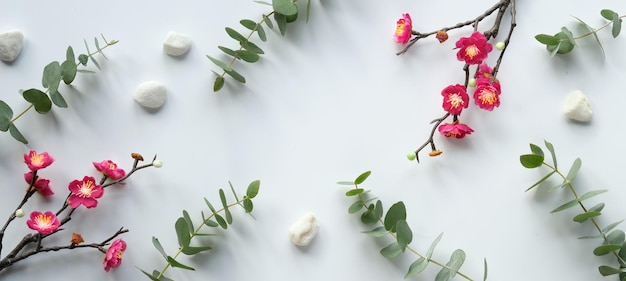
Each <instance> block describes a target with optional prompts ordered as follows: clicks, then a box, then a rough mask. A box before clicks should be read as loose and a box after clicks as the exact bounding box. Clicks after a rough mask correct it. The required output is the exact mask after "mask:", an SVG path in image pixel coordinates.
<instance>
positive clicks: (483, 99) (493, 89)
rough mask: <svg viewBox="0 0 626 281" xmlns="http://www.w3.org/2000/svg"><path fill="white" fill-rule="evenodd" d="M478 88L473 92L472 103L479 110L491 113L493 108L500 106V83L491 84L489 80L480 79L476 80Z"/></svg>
mask: <svg viewBox="0 0 626 281" xmlns="http://www.w3.org/2000/svg"><path fill="white" fill-rule="evenodd" d="M477 83H478V86H477V87H476V89H475V90H474V102H475V103H476V105H478V106H479V107H480V108H482V109H485V110H489V111H492V110H493V108H494V107H498V106H500V93H501V90H500V83H499V82H494V83H492V80H491V78H481V79H478V80H477Z"/></svg>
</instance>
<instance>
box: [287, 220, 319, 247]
mask: <svg viewBox="0 0 626 281" xmlns="http://www.w3.org/2000/svg"><path fill="white" fill-rule="evenodd" d="M319 228H320V226H319V224H317V219H316V218H315V216H313V214H311V213H307V214H305V215H304V216H303V217H301V218H300V219H298V220H297V221H296V222H295V223H294V224H293V225H291V227H289V239H291V242H292V243H294V244H295V245H297V246H307V245H309V244H310V243H311V240H313V238H315V235H317V232H318V230H319Z"/></svg>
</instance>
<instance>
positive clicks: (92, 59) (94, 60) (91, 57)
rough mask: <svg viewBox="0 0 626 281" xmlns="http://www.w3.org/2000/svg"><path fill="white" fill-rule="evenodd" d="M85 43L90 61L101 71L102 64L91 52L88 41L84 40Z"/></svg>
mask: <svg viewBox="0 0 626 281" xmlns="http://www.w3.org/2000/svg"><path fill="white" fill-rule="evenodd" d="M83 41H84V42H85V49H87V55H88V56H89V59H90V60H91V61H92V62H93V65H95V66H96V68H98V69H99V70H100V69H101V68H100V64H99V63H98V61H97V60H96V59H95V58H94V57H93V56H92V55H91V52H90V51H89V45H88V44H87V40H84V39H83ZM79 59H80V58H79Z"/></svg>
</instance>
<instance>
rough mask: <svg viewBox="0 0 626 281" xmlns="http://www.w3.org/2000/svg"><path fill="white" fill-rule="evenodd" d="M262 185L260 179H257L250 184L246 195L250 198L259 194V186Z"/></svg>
mask: <svg viewBox="0 0 626 281" xmlns="http://www.w3.org/2000/svg"><path fill="white" fill-rule="evenodd" d="M260 186H261V181H260V180H255V181H253V182H251V183H250V184H249V185H248V189H247V190H246V196H248V198H254V197H256V196H257V194H259V187H260Z"/></svg>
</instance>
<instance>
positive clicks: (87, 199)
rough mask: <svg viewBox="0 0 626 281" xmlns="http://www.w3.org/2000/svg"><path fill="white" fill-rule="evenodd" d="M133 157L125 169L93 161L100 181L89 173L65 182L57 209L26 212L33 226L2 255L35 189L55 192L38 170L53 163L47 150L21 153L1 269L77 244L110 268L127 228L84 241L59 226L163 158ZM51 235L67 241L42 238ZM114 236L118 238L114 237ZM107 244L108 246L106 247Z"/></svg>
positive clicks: (0, 234) (122, 246) (1, 234)
mask: <svg viewBox="0 0 626 281" xmlns="http://www.w3.org/2000/svg"><path fill="white" fill-rule="evenodd" d="M131 157H132V158H133V159H134V162H133V166H132V168H131V169H130V171H129V172H128V173H127V172H126V171H125V170H124V169H122V168H120V167H119V166H118V165H117V164H116V163H115V162H113V161H111V160H104V161H101V162H93V166H94V168H95V169H96V170H97V171H98V172H99V173H100V175H101V178H100V180H99V181H96V179H95V178H94V177H92V176H84V177H83V178H82V179H76V180H73V181H71V182H70V183H69V184H68V187H67V188H68V190H69V193H68V195H67V197H66V199H65V201H64V202H63V204H62V205H61V207H60V208H59V210H58V211H56V212H53V211H49V210H46V211H33V212H31V213H30V215H29V219H28V220H27V221H26V223H25V226H26V227H28V228H30V229H31V230H33V233H29V234H26V235H25V236H24V237H23V238H22V240H21V241H20V242H18V243H17V245H15V247H14V248H13V249H12V250H11V251H10V252H9V253H8V254H6V255H5V256H2V249H3V238H4V234H5V233H6V231H7V229H8V227H9V225H10V224H11V223H12V222H14V221H15V220H16V219H18V218H22V217H24V215H25V213H24V210H23V209H22V208H23V207H24V206H25V205H26V203H27V202H28V201H29V199H30V198H32V196H33V195H35V194H36V193H38V194H40V195H41V196H44V197H49V196H53V195H54V194H55V193H54V192H53V191H52V188H51V187H50V180H48V179H44V178H42V177H41V176H40V174H41V173H42V172H43V171H44V169H45V168H47V167H48V166H50V165H51V164H52V163H54V158H53V157H52V156H51V155H49V154H48V153H47V152H41V153H39V152H36V151H30V152H29V153H27V154H24V163H25V164H26V166H27V167H28V170H29V171H28V172H26V173H25V174H24V180H25V181H26V183H27V188H26V190H25V194H24V197H23V198H22V199H21V201H20V202H19V203H18V204H17V207H16V208H15V209H14V210H13V212H12V213H11V214H10V215H9V217H8V219H7V221H6V222H5V224H4V226H2V228H1V229H0V257H1V259H0V273H1V272H3V271H4V270H5V269H7V268H8V267H10V266H11V265H14V264H15V263H17V262H19V261H21V260H24V259H26V258H28V257H30V256H33V255H36V254H40V253H44V252H56V251H60V250H72V249H78V248H94V249H96V250H98V251H100V252H102V253H103V254H104V258H103V262H102V263H103V267H104V270H105V271H109V270H111V269H112V268H115V267H117V266H119V265H120V264H121V261H122V253H123V252H124V251H125V250H126V242H125V241H124V240H123V239H121V238H118V236H120V235H121V234H123V233H126V232H128V229H126V228H124V227H120V228H119V229H118V230H117V231H115V232H114V233H113V234H112V235H110V236H109V237H108V238H106V239H104V240H102V241H101V242H93V243H84V242H85V240H84V238H83V236H82V235H81V234H80V233H71V235H70V234H68V233H66V234H64V233H65V232H62V231H63V230H64V229H63V228H61V227H62V226H64V225H67V224H68V223H69V222H70V221H71V219H72V214H74V212H75V211H76V210H78V209H79V208H80V206H81V205H82V206H84V207H85V208H86V209H92V208H96V207H97V206H98V202H99V200H100V199H101V197H102V196H103V195H104V191H105V189H106V188H108V187H110V186H112V185H115V184H119V183H122V182H123V181H125V180H126V179H128V178H129V177H130V176H131V175H132V174H133V173H135V172H136V171H139V170H141V169H145V168H148V167H156V168H159V167H161V166H162V162H161V161H160V160H157V159H156V156H155V158H154V159H153V160H152V161H151V162H150V163H148V164H144V165H139V163H140V162H142V161H144V159H143V156H141V155H140V154H138V153H132V154H131ZM52 235H65V236H66V237H67V241H68V244H65V245H56V246H51V245H47V243H45V242H46V241H45V239H46V238H47V237H49V236H52ZM116 238H117V239H116ZM107 246H108V248H107Z"/></svg>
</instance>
